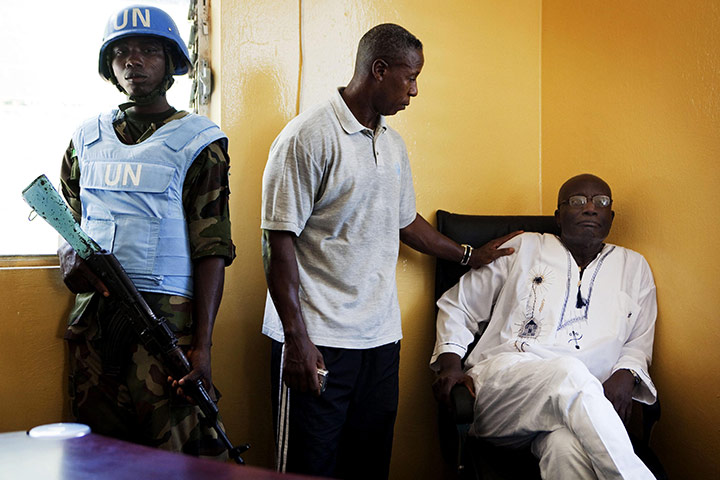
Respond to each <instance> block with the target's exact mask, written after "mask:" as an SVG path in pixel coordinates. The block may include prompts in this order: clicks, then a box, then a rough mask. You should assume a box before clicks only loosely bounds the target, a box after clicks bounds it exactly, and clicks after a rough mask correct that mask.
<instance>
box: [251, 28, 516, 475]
mask: <svg viewBox="0 0 720 480" xmlns="http://www.w3.org/2000/svg"><path fill="white" fill-rule="evenodd" d="M423 62H424V59H423V49H422V43H421V42H420V41H419V40H418V39H417V38H416V37H415V36H413V35H412V34H411V33H410V32H408V31H407V30H405V29H404V28H402V27H400V26H398V25H394V24H382V25H378V26H376V27H374V28H372V29H371V30H370V31H368V32H367V33H366V34H365V35H364V36H363V37H362V39H361V40H360V43H359V45H358V52H357V58H356V63H355V72H354V74H353V77H352V79H351V81H350V83H349V84H348V85H347V87H344V88H339V89H338V90H337V91H336V92H335V93H334V94H333V95H332V96H331V98H330V99H329V100H328V101H326V102H324V103H322V104H320V105H318V106H316V107H315V108H312V109H310V110H308V111H306V112H304V113H303V114H301V115H299V116H298V117H297V118H295V119H294V120H292V121H291V122H290V123H289V124H288V125H287V126H286V127H285V128H284V129H283V131H282V132H281V133H280V135H279V136H278V137H277V138H276V140H275V142H274V143H273V145H272V147H271V150H270V155H269V159H268V163H267V166H266V167H265V173H264V176H263V200H262V224H261V227H262V229H263V258H264V261H265V271H266V277H267V282H268V290H269V296H268V300H267V302H266V306H265V319H264V323H263V333H264V334H266V335H268V336H269V337H270V338H271V339H272V340H273V342H272V343H273V345H272V363H273V368H272V371H273V377H274V378H273V389H274V392H273V402H274V405H273V406H274V409H275V411H276V413H277V416H276V420H277V425H276V426H277V444H278V456H277V461H278V468H279V469H280V470H282V471H285V470H287V471H292V472H298V473H307V474H315V475H323V476H332V477H338V478H363V479H368V478H372V479H381V478H387V476H388V472H389V468H390V452H391V448H392V439H393V427H394V423H395V416H396V411H397V402H398V367H399V353H400V338H401V337H402V333H401V325H400V308H399V305H398V300H397V289H396V285H395V269H396V264H397V258H398V249H399V243H400V240H402V241H403V242H404V243H406V244H408V245H409V246H410V247H412V248H414V249H416V250H418V251H420V252H423V253H429V254H432V255H436V256H439V257H442V258H445V259H448V260H456V261H458V262H462V263H463V264H466V265H467V264H470V265H472V266H474V267H478V266H480V265H483V264H487V263H489V262H491V261H492V260H494V259H495V258H497V257H499V256H502V255H507V254H509V253H512V250H511V249H502V250H497V249H496V246H497V245H499V244H500V243H503V241H504V239H503V240H499V241H494V242H491V244H488V245H486V246H485V247H483V248H482V249H478V250H475V251H473V250H472V248H471V247H469V246H462V245H458V244H457V243H455V242H453V241H452V240H450V239H449V238H447V237H445V236H443V235H441V234H440V233H439V232H438V231H437V230H435V229H434V228H433V227H432V226H431V225H430V224H429V223H428V222H427V221H426V220H425V219H424V218H423V217H422V216H420V215H419V214H418V213H417V212H416V209H415V192H414V190H413V183H412V175H411V172H410V164H409V161H408V154H407V150H406V148H405V144H404V142H403V140H402V138H401V137H400V135H399V134H398V133H397V132H396V131H395V130H393V129H392V128H390V127H389V126H388V124H387V123H386V120H385V117H386V116H388V115H394V114H395V113H397V112H398V111H400V110H403V109H404V108H405V107H407V106H408V105H409V104H410V99H411V98H412V97H415V96H416V95H417V93H418V89H417V77H418V75H419V74H420V71H421V70H422V67H423ZM325 371H328V372H329V373H327V375H324V373H325ZM325 378H326V381H327V383H326V385H325V386H324V387H323V379H325ZM281 383H282V385H281Z"/></svg>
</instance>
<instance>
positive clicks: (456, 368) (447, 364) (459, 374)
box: [432, 353, 475, 407]
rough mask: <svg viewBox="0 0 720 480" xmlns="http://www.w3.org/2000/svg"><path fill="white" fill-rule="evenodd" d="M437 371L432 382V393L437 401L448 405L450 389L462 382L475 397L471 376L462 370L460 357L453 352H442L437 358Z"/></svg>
mask: <svg viewBox="0 0 720 480" xmlns="http://www.w3.org/2000/svg"><path fill="white" fill-rule="evenodd" d="M437 363H438V366H439V371H438V373H437V376H436V377H435V381H434V382H433V385H432V388H433V394H434V395H435V398H436V399H437V401H438V402H440V403H441V404H443V405H445V406H446V407H450V405H451V403H450V391H451V390H452V388H453V387H454V386H455V385H458V384H463V385H465V386H466V387H467V389H468V390H470V393H471V394H472V396H473V397H475V387H474V385H473V381H472V378H470V377H469V376H468V375H465V372H463V370H462V366H461V362H460V357H459V356H458V355H456V354H454V353H443V354H442V355H440V356H439V357H438V360H437Z"/></svg>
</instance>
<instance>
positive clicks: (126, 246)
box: [58, 5, 235, 457]
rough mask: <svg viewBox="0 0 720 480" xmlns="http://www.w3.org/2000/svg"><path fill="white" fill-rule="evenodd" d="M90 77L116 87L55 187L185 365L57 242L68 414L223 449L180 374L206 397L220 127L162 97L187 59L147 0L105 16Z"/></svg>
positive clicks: (222, 161) (225, 240) (223, 247)
mask: <svg viewBox="0 0 720 480" xmlns="http://www.w3.org/2000/svg"><path fill="white" fill-rule="evenodd" d="M98 68H99V72H100V76H101V77H102V78H103V79H105V80H108V81H110V82H112V83H113V84H114V85H115V86H116V87H117V88H118V89H119V90H120V91H121V92H123V93H125V94H126V95H127V97H128V102H127V103H123V104H122V105H120V106H119V109H117V110H113V111H111V112H109V113H103V114H100V115H99V116H96V117H93V118H91V119H90V120H87V121H86V122H84V123H83V124H82V125H81V126H80V127H79V128H78V129H77V131H76V132H75V134H74V135H73V137H72V141H71V142H70V145H69V147H68V149H67V151H66V152H65V156H64V159H63V164H62V170H61V186H62V193H63V195H64V196H65V199H66V200H67V202H68V203H69V205H70V207H71V209H72V210H73V212H74V214H75V216H76V217H77V218H78V219H81V220H80V221H81V224H82V226H83V229H84V230H85V231H86V232H87V233H88V234H89V235H90V236H91V237H93V238H94V239H95V240H96V241H97V242H98V243H99V244H100V245H101V246H102V247H103V248H104V249H106V250H109V251H112V252H113V253H114V254H115V256H116V257H117V258H118V260H119V261H120V263H121V264H122V265H123V267H124V268H125V270H126V271H127V273H128V275H129V276H130V278H131V279H132V280H133V282H134V283H135V284H136V286H137V287H138V290H140V291H141V292H142V293H143V296H144V297H145V299H146V300H147V302H148V304H149V305H150V307H151V308H152V309H153V311H154V312H155V313H156V314H157V315H159V316H160V315H162V316H164V317H165V318H167V319H168V321H169V322H170V324H171V326H172V328H173V330H174V331H175V334H176V336H177V337H178V339H179V343H180V345H182V346H183V347H184V348H185V349H186V353H187V355H188V358H189V360H190V362H191V364H192V371H191V372H190V374H188V375H187V376H186V377H184V378H183V379H174V380H173V379H170V378H169V377H168V375H167V374H166V373H165V371H164V369H163V367H162V366H161V365H160V364H159V363H158V362H157V361H156V360H155V359H154V358H153V357H151V356H150V355H149V354H148V353H147V352H146V350H145V349H144V348H143V346H142V345H138V341H137V339H136V338H135V337H134V335H133V333H132V332H131V331H130V329H129V328H128V325H127V321H126V320H125V319H124V318H122V317H121V316H120V315H117V314H116V309H115V307H114V305H113V298H112V296H111V295H109V292H108V291H107V288H106V287H105V285H104V284H103V283H102V282H101V281H100V280H99V279H98V278H97V277H95V276H94V275H93V274H92V273H91V272H90V271H89V270H88V268H87V266H86V265H85V264H84V263H83V261H82V260H81V259H80V258H79V257H78V256H77V255H76V254H75V252H74V251H73V250H72V249H71V248H70V247H69V245H67V244H64V245H62V246H61V247H60V248H59V249H58V256H59V257H60V265H61V271H62V274H63V280H64V281H65V283H66V285H67V286H68V288H69V289H70V290H71V291H73V292H74V293H77V299H76V303H75V306H74V308H73V310H72V312H71V315H70V319H69V327H68V330H67V333H66V340H67V341H68V345H69V351H70V367H71V368H70V391H71V397H72V398H71V400H72V408H73V413H74V415H75V416H76V418H77V420H78V421H80V422H83V423H87V424H88V425H90V426H91V428H92V429H93V431H95V432H97V433H100V434H104V435H108V436H112V437H116V438H121V439H124V440H129V441H133V442H136V443H141V444H145V445H150V446H154V447H159V448H162V449H166V450H174V451H179V452H184V453H188V454H193V455H202V456H211V457H212V456H218V457H223V456H224V455H225V453H224V451H223V450H224V449H223V446H222V444H221V443H220V442H219V441H217V439H216V435H215V433H214V431H212V430H211V429H209V428H206V427H205V426H204V425H201V424H200V423H199V421H198V412H199V409H198V408H197V407H195V406H193V405H192V404H191V403H189V401H188V399H187V398H186V397H184V396H183V395H182V385H183V384H184V383H185V382H187V381H190V380H195V379H202V381H203V382H204V383H205V385H206V387H207V388H208V390H209V391H210V392H211V395H215V392H214V390H213V387H212V377H211V368H210V346H211V345H212V331H213V324H214V321H215V316H216V313H217V310H218V307H219V305H220V300H221V297H222V290H223V283H224V268H225V266H226V265H229V264H230V263H231V262H232V260H233V258H234V257H235V247H234V245H233V243H232V240H231V238H230V220H229V213H228V194H229V190H228V168H229V158H228V154H227V137H226V136H225V134H224V133H223V132H221V131H220V129H219V128H218V127H217V125H215V124H214V123H212V122H211V121H210V120H208V119H207V118H205V117H202V116H198V115H194V114H191V113H188V112H185V111H178V110H175V109H174V108H172V107H171V106H170V105H169V104H168V101H167V99H166V97H165V93H166V91H167V90H168V89H169V88H170V86H171V85H172V83H173V75H182V74H184V73H187V72H188V70H189V69H190V68H191V64H190V60H189V56H188V51H187V48H186V46H185V44H184V42H183V41H182V39H181V37H180V35H179V34H178V31H177V27H176V25H175V23H174V22H173V20H172V18H170V16H169V15H168V14H167V13H165V12H164V11H162V10H160V9H158V8H155V7H151V6H139V5H138V6H133V7H128V8H125V9H123V10H121V11H120V12H118V13H117V14H116V15H114V16H112V17H111V18H110V21H109V22H108V24H107V27H106V29H105V35H104V39H103V43H102V46H101V47H100V55H99V65H98Z"/></svg>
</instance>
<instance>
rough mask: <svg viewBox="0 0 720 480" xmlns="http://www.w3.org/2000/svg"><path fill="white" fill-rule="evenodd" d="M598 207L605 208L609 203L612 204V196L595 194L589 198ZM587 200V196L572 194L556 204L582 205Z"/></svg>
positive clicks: (576, 206)
mask: <svg viewBox="0 0 720 480" xmlns="http://www.w3.org/2000/svg"><path fill="white" fill-rule="evenodd" d="M590 200H591V201H592V203H593V205H595V206H596V207H598V208H607V207H609V206H610V205H612V198H610V197H609V196H608V195H595V196H594V197H592V198H591V199H590ZM587 202H588V197H586V196H585V195H573V196H572V197H570V198H568V199H567V200H563V201H562V202H560V203H558V206H560V205H562V204H564V203H567V204H568V205H570V206H571V207H575V208H578V207H584V206H585V204H587Z"/></svg>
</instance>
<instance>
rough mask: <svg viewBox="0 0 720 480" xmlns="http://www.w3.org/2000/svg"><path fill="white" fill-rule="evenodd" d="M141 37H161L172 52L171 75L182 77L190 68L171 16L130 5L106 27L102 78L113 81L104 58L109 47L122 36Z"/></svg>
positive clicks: (157, 10)
mask: <svg viewBox="0 0 720 480" xmlns="http://www.w3.org/2000/svg"><path fill="white" fill-rule="evenodd" d="M140 35H149V36H152V37H160V38H163V39H165V40H166V43H167V44H168V46H169V47H170V50H171V51H172V57H173V58H172V63H171V65H172V66H173V68H174V70H173V71H172V75H184V74H185V73H187V72H188V70H189V69H190V68H191V67H192V64H191V63H190V55H189V53H188V49H187V46H186V45H185V42H184V41H183V39H182V38H181V37H180V33H179V32H178V29H177V25H175V22H174V21H173V19H172V18H171V17H170V15H168V14H167V13H165V12H164V11H163V10H160V9H159V8H157V7H151V6H149V5H131V6H129V7H125V8H123V9H122V10H120V11H119V12H117V13H116V14H114V15H113V16H111V17H110V19H109V20H108V23H107V26H106V27H105V34H104V35H103V43H102V46H101V47H100V58H99V61H98V71H99V72H100V76H101V77H102V78H103V79H105V80H109V81H111V82H112V81H113V74H112V71H111V70H110V66H109V64H108V62H107V59H106V54H107V48H108V47H109V46H110V44H111V43H112V42H114V41H115V40H119V39H121V38H123V37H135V36H140Z"/></svg>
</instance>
